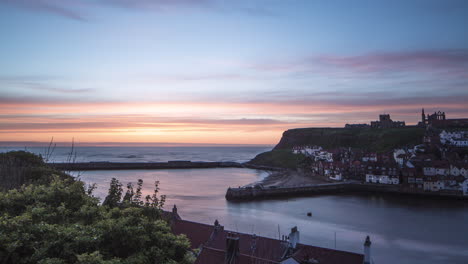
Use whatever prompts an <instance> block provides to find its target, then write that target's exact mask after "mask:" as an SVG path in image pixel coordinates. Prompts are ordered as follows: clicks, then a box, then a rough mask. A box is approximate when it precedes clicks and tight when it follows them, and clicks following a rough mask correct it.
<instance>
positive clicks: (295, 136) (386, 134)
mask: <svg viewBox="0 0 468 264" xmlns="http://www.w3.org/2000/svg"><path fill="white" fill-rule="evenodd" d="M424 131H425V130H424V128H419V127H406V128H392V129H373V128H352V129H345V128H302V129H291V130H288V131H286V132H284V133H283V137H282V138H281V140H280V142H279V143H278V145H277V146H276V147H275V149H291V148H292V147H294V146H307V145H309V146H314V145H315V146H321V147H323V148H325V149H334V148H340V147H351V148H357V149H363V150H366V151H374V152H386V151H391V150H393V149H394V148H398V147H402V146H408V145H417V144H421V143H422V140H423V136H424Z"/></svg>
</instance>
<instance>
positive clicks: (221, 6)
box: [0, 0, 273, 21]
mask: <svg viewBox="0 0 468 264" xmlns="http://www.w3.org/2000/svg"><path fill="white" fill-rule="evenodd" d="M0 4H4V5H8V6H13V7H16V8H21V9H25V10H29V11H33V12H41V13H48V14H53V15H57V16H61V17H64V18H68V19H72V20H75V21H88V14H89V13H90V12H89V11H90V10H92V9H93V8H96V7H100V8H102V7H114V8H121V9H125V10H136V11H152V12H169V11H178V10H183V9H199V10H209V11H212V12H218V13H229V12H238V13H244V14H247V15H252V16H273V12H271V11H270V10H269V9H267V8H264V7H262V6H259V5H252V3H249V2H247V3H241V2H238V1H235V2H234V1H233V2H232V3H230V1H219V0H101V1H85V0H0Z"/></svg>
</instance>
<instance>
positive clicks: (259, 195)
mask: <svg viewBox="0 0 468 264" xmlns="http://www.w3.org/2000/svg"><path fill="white" fill-rule="evenodd" d="M339 193H379V194H384V193H391V194H397V195H412V196H426V197H439V198H456V199H466V200H468V196H463V194H462V192H461V191H455V190H444V191H441V192H431V191H423V190H415V189H411V188H407V187H405V186H401V185H383V184H366V183H359V182H342V183H327V184H314V185H306V186H297V187H274V188H272V187H270V188H262V187H258V186H257V187H241V188H229V189H228V190H227V192H226V200H228V201H248V200H261V199H270V198H279V197H301V196H311V195H321V194H339Z"/></svg>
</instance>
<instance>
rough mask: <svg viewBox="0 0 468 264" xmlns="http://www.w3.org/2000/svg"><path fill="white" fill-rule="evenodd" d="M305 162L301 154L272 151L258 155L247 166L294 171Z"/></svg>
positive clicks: (287, 151)
mask: <svg viewBox="0 0 468 264" xmlns="http://www.w3.org/2000/svg"><path fill="white" fill-rule="evenodd" d="M304 162H306V157H305V156H304V155H302V154H293V153H292V152H291V151H290V150H284V149H283V150H272V151H268V152H263V153H260V154H258V155H257V156H256V157H255V158H254V159H252V160H251V161H249V164H253V165H258V166H267V167H276V168H287V169H295V168H297V167H299V166H301V164H303V163H304Z"/></svg>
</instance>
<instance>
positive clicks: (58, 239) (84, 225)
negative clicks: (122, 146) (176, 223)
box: [0, 153, 193, 264]
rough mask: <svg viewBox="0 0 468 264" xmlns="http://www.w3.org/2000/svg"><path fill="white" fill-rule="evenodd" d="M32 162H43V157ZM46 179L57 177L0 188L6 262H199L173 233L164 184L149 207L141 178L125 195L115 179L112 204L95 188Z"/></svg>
mask: <svg viewBox="0 0 468 264" xmlns="http://www.w3.org/2000/svg"><path fill="white" fill-rule="evenodd" d="M15 155H16V154H15ZM18 155H23V153H21V154H18ZM26 157H27V159H29V158H32V157H31V156H29V155H28V154H26ZM32 162H33V164H35V165H38V166H39V165H40V166H42V165H41V163H40V160H38V159H37V160H35V159H34V158H32ZM34 162H37V163H34ZM24 164H28V163H24ZM44 168H46V166H45V167H44ZM46 177H47V178H48V177H51V179H50V180H48V181H47V183H39V182H41V181H38V182H36V183H35V184H30V185H23V186H22V187H20V188H17V189H12V190H9V191H5V192H0V263H18V264H23V263H24V264H29V263H41V264H42V263H48V264H49V263H57V264H59V263H60V264H62V263H77V264H78V263H79V264H88V263H89V264H91V263H93V264H94V263H98V264H117V263H119V264H120V263H125V264H133V263H135V264H136V263H169V264H172V263H173V264H175V263H192V262H193V258H192V257H191V255H190V253H188V252H189V242H188V240H187V239H186V238H185V236H176V235H174V234H172V232H171V230H170V228H169V226H168V224H167V222H166V221H164V220H162V218H161V207H162V206H163V205H164V197H158V191H159V185H158V184H159V183H157V184H156V186H155V187H156V188H155V193H154V194H153V196H151V197H150V200H149V203H146V205H145V203H144V202H143V201H141V186H142V184H143V182H142V181H141V180H140V181H138V184H137V189H136V191H135V192H133V190H132V189H133V185H132V184H130V185H129V186H128V187H129V188H128V190H127V193H126V195H125V197H124V199H122V194H123V190H122V185H121V184H120V183H119V182H118V181H117V180H116V179H113V180H112V182H111V186H110V189H109V196H108V197H107V198H106V201H107V204H106V205H100V204H99V201H98V199H97V198H95V197H93V196H91V195H90V192H91V191H92V189H93V186H91V188H89V189H86V188H85V185H84V183H83V182H81V181H76V180H74V179H72V178H71V177H65V178H63V177H61V176H60V175H55V176H54V175H52V176H49V175H46ZM127 194H128V195H127Z"/></svg>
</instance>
